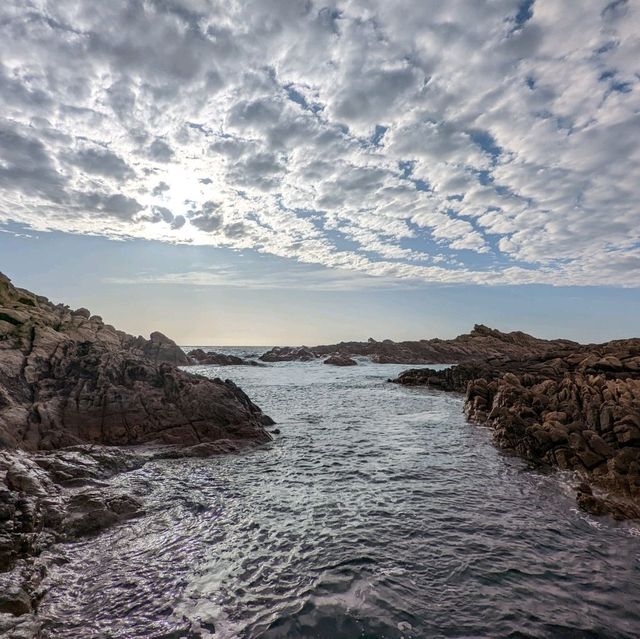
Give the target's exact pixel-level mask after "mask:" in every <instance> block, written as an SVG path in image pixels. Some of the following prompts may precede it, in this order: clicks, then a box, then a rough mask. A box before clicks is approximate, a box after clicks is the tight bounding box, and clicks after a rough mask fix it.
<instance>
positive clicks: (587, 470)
mask: <svg viewBox="0 0 640 639" xmlns="http://www.w3.org/2000/svg"><path fill="white" fill-rule="evenodd" d="M394 381H396V382H397V383H401V384H407V385H425V386H429V387H432V388H437V389H442V390H448V391H466V398H465V413H466V414H467V416H468V418H469V419H470V420H472V421H474V422H477V423H480V424H486V425H488V426H489V427H490V428H491V429H492V432H493V437H494V440H495V442H496V443H497V445H498V446H500V447H501V448H504V449H507V450H511V451H514V452H516V453H517V454H519V455H520V456H522V457H524V458H526V459H528V460H530V461H532V462H534V463H540V464H546V465H550V466H553V467H556V468H560V469H563V470H571V471H575V472H576V474H577V475H578V477H580V478H581V479H582V480H583V481H582V482H581V483H580V485H579V487H578V492H577V499H578V504H579V505H580V506H581V507H582V508H584V509H586V510H588V511H590V512H592V513H594V514H598V515H600V514H604V513H610V514H612V515H613V516H614V517H616V518H620V519H626V518H637V517H640V339H633V340H620V341H614V342H609V343H607V344H601V345H597V346H588V347H587V346H580V347H577V348H575V349H565V350H564V351H562V352H551V353H548V354H547V355H545V356H537V357H536V356H534V357H530V358H528V359H522V360H493V361H491V362H486V363H477V364H464V365H459V366H455V367H453V368H450V369H446V370H442V371H435V370H431V369H421V370H420V369H415V370H410V371H406V372H404V373H402V374H401V375H400V376H399V377H398V379H397V380H394Z"/></svg>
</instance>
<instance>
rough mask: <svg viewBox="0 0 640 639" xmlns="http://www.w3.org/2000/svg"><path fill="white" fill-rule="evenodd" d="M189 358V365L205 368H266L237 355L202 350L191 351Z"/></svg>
mask: <svg viewBox="0 0 640 639" xmlns="http://www.w3.org/2000/svg"><path fill="white" fill-rule="evenodd" d="M187 358H188V360H189V364H200V365H203V366H264V364H260V363H259V362H256V361H253V360H250V359H243V358H242V357H238V356H237V355H226V354H225V353H215V352H213V351H203V350H202V349H201V348H194V349H193V350H191V351H189V352H188V353H187Z"/></svg>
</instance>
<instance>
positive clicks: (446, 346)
mask: <svg viewBox="0 0 640 639" xmlns="http://www.w3.org/2000/svg"><path fill="white" fill-rule="evenodd" d="M572 346H573V347H575V346H578V345H577V344H576V343H575V342H570V341H568V340H544V339H538V338H536V337H532V336H531V335H527V334H526V333H521V332H520V331H515V332H513V333H502V332H500V331H497V330H495V329H491V328H488V327H486V326H483V325H481V324H476V325H475V326H474V328H473V330H472V331H471V333H468V334H465V335H459V336H458V337H456V338H454V339H450V340H442V339H428V340H420V341H415V342H392V341H391V340H384V341H382V342H377V341H376V340H374V339H372V338H369V340H368V341H366V342H340V343H339V344H329V345H325V346H313V347H311V348H307V347H305V346H302V347H288V346H285V347H276V348H273V349H271V350H270V351H267V352H266V353H264V354H263V355H262V356H261V357H260V359H261V360H262V361H265V362H289V361H293V360H301V361H307V360H311V359H315V358H316V357H323V356H328V355H332V354H334V353H341V354H343V355H345V356H347V357H353V356H355V355H361V356H368V357H370V358H371V361H372V362H375V363H378V364H457V363H460V362H470V361H474V360H477V359H478V358H487V357H489V358H491V357H510V358H521V357H528V356H530V355H531V354H534V353H535V354H543V353H545V352H547V351H549V350H553V349H559V348H567V347H572Z"/></svg>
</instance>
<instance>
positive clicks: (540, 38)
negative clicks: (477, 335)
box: [0, 0, 640, 286]
mask: <svg viewBox="0 0 640 639" xmlns="http://www.w3.org/2000/svg"><path fill="white" fill-rule="evenodd" d="M639 34H640V7H639V6H638V5H637V3H632V2H629V1H628V0H613V1H611V0H586V1H585V2H581V3H574V2H570V1H569V0H535V1H533V2H532V1H531V0H491V1H489V0H478V1H477V2H468V1H467V0H447V1H446V2H445V1H443V0H397V1H396V2H393V3H390V2H388V1H385V0H367V2H364V1H363V0H325V1H324V2H319V1H316V0H307V1H305V2H299V1H298V0H238V1H236V2H221V1H218V0H197V1H194V0H171V2H164V1H163V2H159V1H156V0H113V1H111V2H107V3H91V2H89V1H88V0H80V1H78V0H55V1H54V0H20V1H18V0H8V1H7V2H4V3H2V5H1V6H0V60H2V63H1V64H0V223H2V222H3V221H4V222H6V221H9V220H13V221H15V222H19V223H22V224H24V225H26V226H27V227H31V228H33V229H36V230H51V229H56V230H61V231H67V232H73V233H92V234H95V233H103V234H104V235H105V236H108V237H143V238H149V239H155V240H160V241H167V242H189V243H196V244H214V245H223V246H229V247H234V248H245V249H246V248H248V249H254V250H256V251H260V252H265V253H270V254H273V255H277V256H281V257H286V258H289V259H291V260H296V261H298V262H301V263H306V264H319V265H322V266H324V267H329V268H332V269H343V270H344V269H346V270H351V271H356V272H360V273H363V274H365V275H366V276H377V277H381V278H392V279H399V280H405V279H417V280H426V281H439V282H447V283H454V282H476V283H481V284H501V283H550V284H585V285H589V284H614V285H620V286H640V225H639V224H638V219H639V216H640V211H639V209H638V206H639V205H638V202H640V181H638V178H637V176H638V175H639V174H640V143H639V139H640V135H639V134H640V115H638V114H639V113H640V69H639V64H638V60H640V35H639Z"/></svg>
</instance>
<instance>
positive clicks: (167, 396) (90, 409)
mask: <svg viewBox="0 0 640 639" xmlns="http://www.w3.org/2000/svg"><path fill="white" fill-rule="evenodd" d="M188 363H189V359H188V358H187V356H186V355H185V353H184V352H183V351H182V349H180V348H179V347H178V346H177V345H176V344H175V342H173V341H171V340H170V339H168V338H167V337H165V336H164V335H162V334H161V333H153V334H152V335H151V338H150V339H149V340H146V339H144V338H142V337H133V336H131V335H127V334H126V333H123V332H122V331H117V330H116V329H115V328H113V327H112V326H110V325H108V324H105V323H104V322H103V321H102V319H101V318H100V317H98V316H95V315H91V313H90V312H89V311H88V310H86V309H84V308H81V309H78V310H76V311H73V310H71V309H69V308H68V307H67V306H64V305H62V304H57V305H55V304H52V303H51V302H49V301H48V300H47V299H46V298H44V297H41V296H37V295H34V294H32V293H30V292H28V291H25V290H23V289H19V288H16V287H14V286H13V285H12V284H11V282H10V281H9V279H8V278H6V277H5V276H4V275H2V274H0V593H1V594H0V613H10V614H12V615H19V614H22V613H26V612H29V611H30V610H31V608H32V606H33V605H34V602H36V601H37V599H38V597H39V594H38V587H39V585H38V584H39V581H40V577H41V575H42V571H43V569H44V565H43V564H41V563H39V561H40V560H39V559H38V555H39V553H40V551H41V550H43V549H44V548H46V547H47V546H49V545H50V544H51V543H53V542H54V541H57V540H60V539H73V538H75V537H77V536H79V535H83V534H88V533H91V532H94V531H95V530H99V529H100V528H103V527H105V526H108V525H110V524H112V523H115V522H118V521H122V520H123V519H125V518H127V517H131V516H135V515H136V513H137V512H139V510H140V508H141V507H142V504H141V502H140V500H139V499H138V498H137V497H135V496H131V495H127V494H121V493H118V492H114V491H113V490H111V489H110V488H109V487H108V485H106V486H105V484H104V480H105V479H107V478H109V477H110V476H112V475H113V474H115V473H117V472H121V471H123V470H129V469H131V468H135V467H136V466H140V465H141V464H144V463H146V461H148V460H149V459H152V458H156V457H180V456H194V455H211V454H215V453H219V452H226V451H229V450H234V449H237V448H238V447H239V446H241V445H244V444H246V443H251V442H265V441H268V440H269V439H270V436H269V434H268V433H267V432H266V431H265V429H264V426H265V425H268V424H272V423H273V421H272V420H271V419H270V418H269V417H267V416H266V415H264V414H263V413H262V411H261V410H260V409H259V408H258V407H257V406H256V405H255V404H253V403H252V402H251V400H250V399H249V398H248V397H247V395H246V394H245V393H244V392H242V390H241V389H239V388H238V387H237V386H236V385H235V384H234V383H233V382H231V381H229V380H227V381H222V380H220V379H208V378H205V377H201V376H196V375H190V374H189V373H187V372H184V371H182V370H179V369H178V368H176V367H175V365H182V364H188ZM132 444H137V445H140V444H144V447H138V448H137V449H136V448H127V449H120V448H113V447H112V446H120V445H132ZM0 616H1V614H0ZM4 631H5V630H4V628H3V626H2V620H1V619H0V634H1V633H3V632H4Z"/></svg>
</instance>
